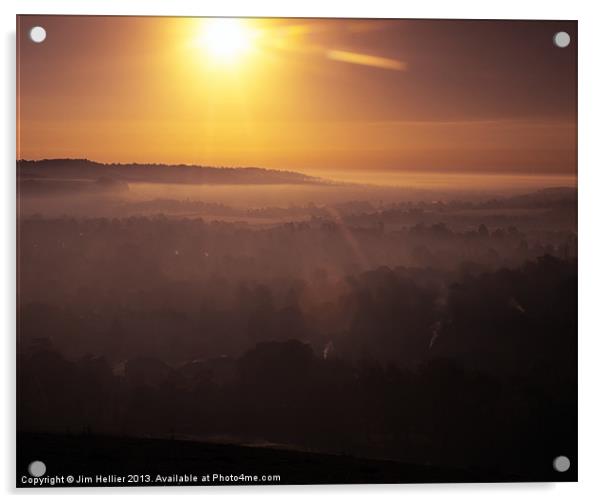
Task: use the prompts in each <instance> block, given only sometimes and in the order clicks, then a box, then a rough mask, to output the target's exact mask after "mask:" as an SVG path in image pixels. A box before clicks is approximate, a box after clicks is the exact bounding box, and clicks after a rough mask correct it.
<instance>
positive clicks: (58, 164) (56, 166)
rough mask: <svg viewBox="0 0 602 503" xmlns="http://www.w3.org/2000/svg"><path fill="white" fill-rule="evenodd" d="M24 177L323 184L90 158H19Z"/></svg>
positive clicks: (296, 177)
mask: <svg viewBox="0 0 602 503" xmlns="http://www.w3.org/2000/svg"><path fill="white" fill-rule="evenodd" d="M17 173H18V176H19V178H21V179H36V180H39V179H53V180H80V181H81V180H99V179H113V180H118V181H122V182H126V183H127V182H144V183H188V184H324V183H330V182H328V181H326V180H322V179H320V178H315V177H311V176H307V175H304V174H302V173H297V172H294V171H280V170H275V169H263V168H240V167H234V168H232V167H230V168H218V167H208V166H192V165H184V164H179V165H168V164H102V163H99V162H94V161H90V160H88V159H43V160H39V161H27V160H19V161H17Z"/></svg>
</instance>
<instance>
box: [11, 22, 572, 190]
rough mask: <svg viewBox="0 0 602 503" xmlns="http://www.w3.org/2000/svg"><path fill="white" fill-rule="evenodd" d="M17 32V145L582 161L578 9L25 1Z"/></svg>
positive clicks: (241, 156) (538, 166) (445, 163)
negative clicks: (316, 15) (494, 16)
mask: <svg viewBox="0 0 602 503" xmlns="http://www.w3.org/2000/svg"><path fill="white" fill-rule="evenodd" d="M36 25H41V26H44V28H45V29H46V31H47V38H46V40H45V41H44V42H43V43H41V44H35V43H33V42H32V41H30V40H29V38H28V33H29V30H30V28H31V27H33V26H36ZM560 30H564V31H567V32H568V33H569V34H570V35H571V37H572V38H573V40H574V43H572V44H571V45H570V46H569V47H568V48H565V49H560V48H558V47H555V46H554V45H553V44H552V37H553V35H554V33H556V32H557V31H560ZM17 38H18V61H17V65H18V119H19V122H18V152H17V156H18V158H22V159H40V158H64V157H71V158H89V159H93V160H97V161H103V162H141V163H142V162H149V163H153V162H157V163H188V164H203V165H216V166H261V167H266V168H278V169H292V170H299V171H305V172H308V173H312V174H321V173H322V174H323V173H328V174H332V173H334V174H335V175H339V177H340V178H344V177H345V176H346V175H349V176H352V175H353V174H354V173H355V174H357V173H362V174H368V176H369V173H372V172H374V173H382V172H405V171H417V172H428V173H436V172H446V173H450V172H454V173H455V172H463V173H475V174H476V173H478V174H486V173H492V174H517V175H520V176H525V175H539V176H552V175H553V176H567V177H574V176H575V175H576V92H577V90H576V84H577V83H576V78H577V77H576V55H577V49H576V38H577V26H576V23H575V22H497V21H496V22H485V21H482V22H481V21H480V22H475V21H409V20H318V19H288V20H287V19H282V20H277V19H242V20H229V21H223V20H221V21H220V20H207V19H195V18H161V17H102V16H101V17H77V16H73V17H69V16H20V17H19V18H18V35H17Z"/></svg>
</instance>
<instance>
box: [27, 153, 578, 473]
mask: <svg viewBox="0 0 602 503" xmlns="http://www.w3.org/2000/svg"><path fill="white" fill-rule="evenodd" d="M17 183H18V191H19V208H18V268H19V273H18V303H17V309H18V316H17V320H18V342H17V349H18V357H17V358H18V381H17V383H18V395H17V399H18V404H17V405H18V429H19V430H20V431H21V432H29V433H52V434H61V435H77V436H85V435H105V436H107V437H111V438H113V437H120V438H145V439H165V440H170V439H171V440H173V441H176V440H187V441H195V442H200V443H202V442H204V443H208V444H212V445H237V446H249V447H252V448H254V449H258V450H261V449H263V448H276V449H281V450H283V451H294V452H307V453H321V454H325V455H326V454H328V455H336V456H347V457H353V458H359V459H368V460H370V459H371V460H390V461H395V462H399V463H406V464H409V465H413V466H431V467H435V468H446V469H450V470H456V469H457V470H463V473H468V474H472V475H470V477H472V478H473V479H476V478H478V477H479V476H481V477H483V478H487V479H488V480H491V479H496V478H499V479H516V480H520V479H534V478H538V477H544V478H545V477H546V476H548V475H549V474H548V470H550V469H551V465H550V463H551V461H550V460H551V459H552V458H553V457H554V456H556V455H558V454H559V453H562V454H566V455H568V456H571V455H572V456H575V455H576V453H575V452H574V450H575V445H576V442H575V439H576V420H577V418H576V413H577V407H576V404H577V396H576V379H577V372H576V363H577V359H576V358H577V357H576V348H577V337H576V333H577V190H576V188H575V187H547V188H541V189H535V188H528V189H524V190H521V189H518V188H517V189H514V190H499V191H495V190H492V189H490V190H469V189H466V190H461V189H458V188H457V187H436V188H403V187H397V186H386V185H382V186H381V185H368V184H359V183H357V184H355V183H345V182H338V181H335V180H330V179H322V178H317V177H311V176H307V175H303V174H300V173H296V172H287V171H276V170H267V169H259V168H209V167H200V166H167V165H134V164H129V165H128V164H110V165H109V164H100V163H96V162H92V161H87V160H72V159H71V160H70V159H65V160H47V161H19V162H18V163H17ZM470 477H469V478H470ZM355 480H357V479H355Z"/></svg>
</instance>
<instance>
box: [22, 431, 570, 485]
mask: <svg viewBox="0 0 602 503" xmlns="http://www.w3.org/2000/svg"><path fill="white" fill-rule="evenodd" d="M34 460H40V461H43V462H44V463H45V464H46V466H47V472H46V474H45V476H47V477H59V479H57V480H55V483H54V485H56V486H63V487H72V486H74V485H79V486H97V485H106V486H136V485H243V484H246V485H249V484H259V485H266V484H287V485H288V484H304V485H305V484H383V483H384V484H396V483H397V484H399V483H435V482H438V483H442V482H513V481H514V482H520V481H550V480H554V481H562V480H573V475H572V474H571V475H568V474H559V473H557V472H554V471H553V470H552V467H551V466H550V467H549V469H548V470H543V471H541V473H533V474H532V475H531V476H529V478H525V477H524V476H523V477H518V476H516V475H513V474H512V468H511V467H509V470H508V473H486V472H478V471H475V470H462V469H457V468H444V467H434V466H420V465H412V464H407V463H399V462H395V461H386V460H370V459H361V458H356V457H352V456H348V455H333V454H318V453H308V452H299V451H291V450H283V449H274V448H263V447H245V446H236V445H219V444H211V443H200V442H193V441H185V440H168V439H143V438H127V437H123V438H122V437H109V436H100V435H64V434H41V433H20V434H18V436H17V469H16V472H17V487H31V486H32V484H31V483H27V481H26V480H25V478H26V477H30V476H29V475H28V471H27V468H28V465H29V463H31V462H32V461H34ZM568 473H574V472H572V471H571V472H568ZM69 475H71V476H73V477H74V478H75V479H76V480H77V479H78V477H80V476H82V477H90V478H89V479H88V480H87V481H86V480H85V479H84V480H83V482H82V483H81V484H73V483H69V482H68V481H67V477H68V476H69ZM130 475H131V477H128V476H130ZM243 475H244V476H245V478H242V477H241V476H243ZM98 476H104V477H105V478H104V479H103V480H101V481H99V480H98V479H97V477H98ZM194 476H196V477H197V478H196V481H195V480H193V477H194ZM254 476H257V477H256V478H254V479H251V478H247V477H254ZM274 476H276V477H274ZM61 479H62V481H61ZM49 485H50V484H45V486H46V487H48V486H49Z"/></svg>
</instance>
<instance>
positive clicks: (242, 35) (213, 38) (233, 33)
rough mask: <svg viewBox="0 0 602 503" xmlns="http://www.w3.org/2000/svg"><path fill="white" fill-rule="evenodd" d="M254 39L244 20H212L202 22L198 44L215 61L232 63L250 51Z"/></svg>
mask: <svg viewBox="0 0 602 503" xmlns="http://www.w3.org/2000/svg"><path fill="white" fill-rule="evenodd" d="M254 39H255V33H254V31H253V30H252V29H251V28H250V26H248V25H247V24H246V23H245V22H244V20H241V19H229V18H214V19H206V20H204V22H203V24H202V26H201V31H200V34H199V39H198V44H199V46H200V47H201V48H202V49H203V50H204V51H205V52H206V54H207V55H209V56H210V57H211V58H212V59H214V60H215V61H217V62H220V63H232V62H234V61H236V60H238V59H239V58H240V57H241V56H242V55H244V54H245V53H247V52H248V51H250V50H251V48H252V46H253V41H254Z"/></svg>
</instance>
